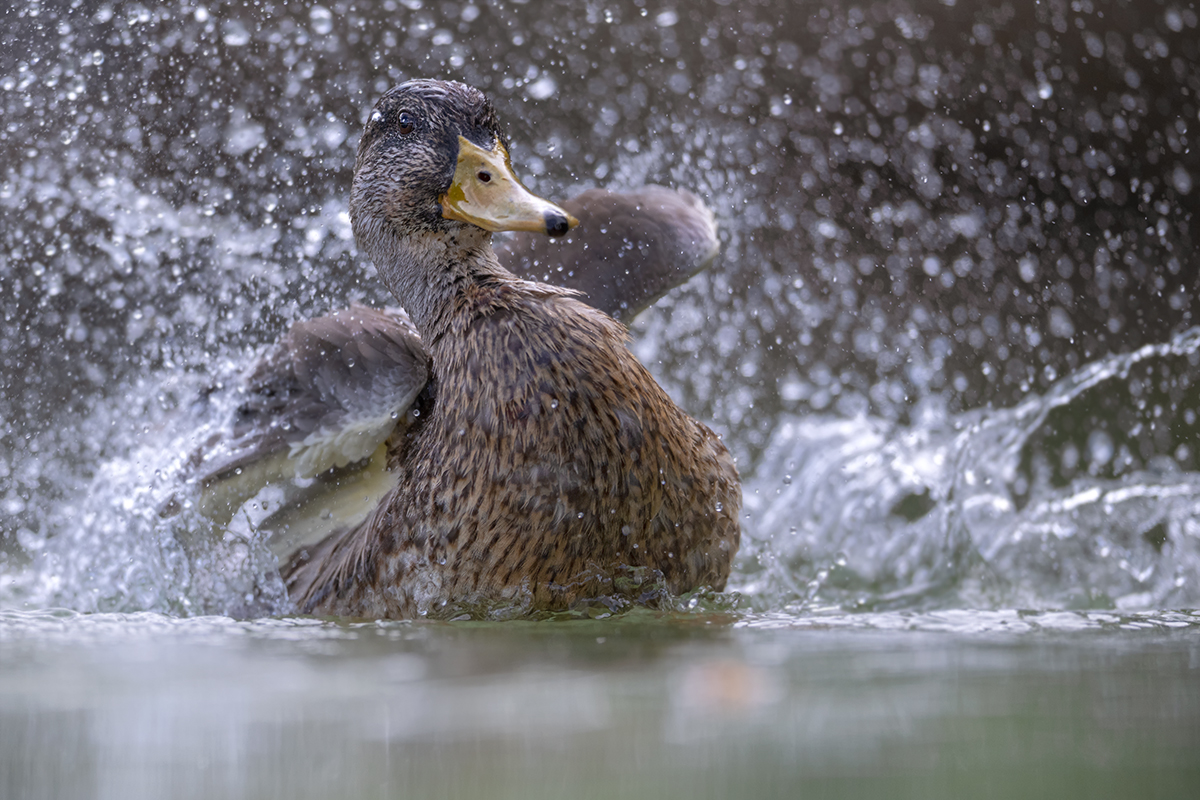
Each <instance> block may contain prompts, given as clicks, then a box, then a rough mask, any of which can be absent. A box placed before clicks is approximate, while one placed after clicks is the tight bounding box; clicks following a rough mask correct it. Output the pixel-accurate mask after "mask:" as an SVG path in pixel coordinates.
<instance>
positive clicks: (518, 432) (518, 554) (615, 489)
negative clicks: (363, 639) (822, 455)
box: [293, 283, 741, 616]
mask: <svg viewBox="0 0 1200 800" xmlns="http://www.w3.org/2000/svg"><path fill="white" fill-rule="evenodd" d="M462 302H463V305H462V307H461V308H460V313H458V314H456V316H455V320H456V322H457V324H456V325H454V326H453V327H452V328H451V329H450V330H448V331H447V334H446V335H445V336H443V337H441V338H440V339H438V340H437V341H434V342H431V343H428V345H427V346H428V347H429V349H430V354H431V356H432V360H433V363H434V364H435V365H436V366H435V376H434V383H433V385H434V387H435V388H436V393H437V400H436V402H435V403H434V406H433V410H432V412H431V413H430V415H429V417H428V418H427V419H426V420H425V422H424V424H423V425H420V426H419V427H418V428H416V429H415V430H414V432H413V433H412V434H411V436H410V437H409V438H408V439H407V440H406V441H403V442H400V443H398V445H397V449H396V450H395V451H394V459H395V464H394V466H395V468H396V469H397V471H398V474H399V487H398V489H397V490H396V492H395V493H394V494H393V495H392V496H391V497H390V498H388V499H387V500H386V501H385V502H384V503H382V504H381V506H380V508H379V509H378V510H377V511H376V512H375V513H374V514H373V515H372V516H371V517H369V518H368V519H367V520H366V522H364V523H363V526H361V527H360V528H359V529H358V530H356V531H354V532H352V533H350V534H347V535H346V536H343V537H341V539H340V540H338V541H331V542H329V543H328V544H327V546H326V547H324V548H323V551H322V552H319V553H318V552H314V553H313V554H312V559H313V560H314V563H309V564H307V565H306V564H303V563H302V564H299V565H294V566H296V567H297V568H298V569H299V571H300V572H301V573H303V572H305V571H307V572H308V574H307V575H304V574H300V575H297V578H299V580H293V586H294V589H295V590H296V592H295V593H294V595H293V597H294V599H295V600H296V601H297V603H298V605H299V606H300V607H301V608H302V609H303V610H315V611H319V612H324V613H335V614H349V615H358V616H413V615H416V614H419V613H425V612H428V611H430V610H434V609H436V607H437V606H438V605H439V604H441V603H442V602H443V601H446V600H449V601H451V602H456V603H472V602H476V601H485V602H491V601H515V602H517V603H519V604H521V605H530V606H532V607H538V608H543V607H544V608H557V607H563V606H566V605H568V604H570V603H571V602H573V601H575V600H577V599H579V598H586V597H594V596H603V595H609V594H612V593H613V585H612V580H613V578H614V577H620V575H621V573H622V572H623V571H625V570H626V569H628V568H639V567H645V568H649V569H650V570H652V571H657V572H659V573H661V575H662V578H663V580H664V581H665V584H666V586H667V588H668V589H669V590H671V591H672V592H675V593H678V592H682V591H686V590H688V589H691V588H695V587H698V586H704V585H708V586H713V587H715V588H722V587H723V586H724V584H725V581H726V578H727V577H728V574H729V567H730V561H731V559H732V556H733V554H734V553H735V552H736V550H737V544H738V537H739V532H738V514H739V509H740V505H741V493H740V487H739V484H738V478H737V472H736V470H735V468H734V465H733V459H732V457H731V456H730V455H729V453H728V451H727V450H726V448H725V446H724V444H722V443H721V441H720V440H719V438H718V437H717V436H716V434H714V433H713V432H712V431H711V430H709V429H708V428H707V427H705V426H704V425H702V424H700V423H698V422H696V421H695V420H693V419H691V418H690V417H688V416H687V415H686V414H684V413H683V412H682V411H681V410H680V409H679V408H678V407H677V406H676V405H675V404H674V403H673V402H672V401H671V400H670V398H669V397H668V396H667V395H666V393H665V392H664V391H663V390H662V389H661V388H660V387H659V386H658V384H657V383H656V382H655V381H654V379H653V378H652V377H651V376H650V374H649V373H648V372H647V371H646V370H645V368H644V367H642V365H641V364H640V363H638V361H637V360H636V359H635V358H634V357H633V355H632V354H631V353H630V352H629V351H628V349H627V347H626V345H625V335H626V334H625V329H624V327H623V326H621V325H620V324H619V323H616V322H614V321H613V320H611V319H610V318H608V317H607V316H605V315H604V314H601V313H599V312H597V311H595V310H593V309H591V308H589V307H587V306H585V305H583V304H582V303H580V302H578V301H576V300H574V299H572V298H571V297H569V296H565V295H564V294H563V293H562V292H561V291H560V290H554V289H550V288H549V287H541V286H539V285H537V284H528V283H505V284H500V285H498V286H488V287H473V288H472V290H469V291H467V292H466V293H465V294H464V295H463V298H462ZM318 559H319V560H320V561H323V562H324V565H323V568H322V569H320V570H316V569H315V567H317V566H318V564H317V563H316V560H318Z"/></svg>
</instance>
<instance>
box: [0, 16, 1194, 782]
mask: <svg viewBox="0 0 1200 800" xmlns="http://www.w3.org/2000/svg"><path fill="white" fill-rule="evenodd" d="M1198 26H1200V18H1198V10H1197V7H1196V4H1194V3H1191V2H1184V1H1183V0H1150V1H1148V2H1134V0H1042V2H1038V3H1012V2H1002V1H1001V0H984V1H983V2H968V0H957V2H956V0H863V1H862V2H853V1H852V0H735V1H733V2H731V1H730V0H687V1H686V2H685V1H684V0H612V2H599V1H598V0H570V2H567V1H566V0H528V2H506V3H483V2H479V3H475V2H457V1H456V0H401V1H397V0H383V1H382V2H374V1H371V0H354V2H350V1H347V2H331V0H324V1H323V2H320V3H317V2H286V3H285V2H282V1H281V0H262V2H259V3H256V4H243V3H221V2H204V3H200V2H195V1H194V0H171V1H170V2H166V3H139V2H95V1H93V0H73V1H72V0H61V1H59V0H47V1H46V2H38V1H37V0H25V1H24V2H17V3H15V4H12V5H9V6H6V7H4V8H3V9H0V365H2V368H0V795H3V796H5V797H9V796H11V797H88V796H93V797H120V798H130V797H155V798H159V797H165V796H180V797H183V796H197V797H212V796H222V797H243V796H244V797H260V796H277V795H280V796H281V795H283V794H284V793H285V792H286V793H287V794H288V796H317V795H321V796H328V795H330V794H339V795H341V796H348V797H391V796H396V794H397V793H398V792H409V793H414V794H419V795H422V796H473V797H478V796H497V797H501V796H514V797H515V796H522V797H524V796H538V795H539V794H545V795H550V794H554V795H555V796H562V795H576V796H593V795H594V796H605V797H612V796H625V795H629V796H635V795H636V796H646V795H647V794H650V793H654V794H658V795H664V796H674V795H687V796H733V795H744V796H781V797H783V796H787V797H794V796H797V787H801V786H804V787H807V789H806V791H808V792H809V793H810V794H813V795H815V796H851V795H854V796H857V795H860V794H861V793H863V792H864V791H871V790H874V792H875V793H878V792H879V791H883V792H887V793H888V794H892V795H895V796H912V797H922V798H928V797H962V796H973V797H974V796H980V797H986V796H997V797H1001V796H1014V795H1017V794H1020V795H1022V796H1023V795H1027V794H1030V793H1039V790H1040V793H1045V790H1046V789H1047V787H1053V788H1052V789H1051V790H1052V791H1054V793H1055V794H1056V795H1061V796H1080V797H1083V796H1086V797H1089V798H1095V797H1101V796H1114V797H1116V796H1130V795H1133V794H1136V795H1138V796H1144V797H1153V796H1164V797H1168V796H1169V797H1181V796H1189V794H1190V793H1191V792H1192V791H1193V790H1194V788H1195V787H1196V786H1198V785H1200V777H1198V776H1197V772H1196V764H1195V758H1194V753H1195V747H1196V745H1197V744H1198V743H1200V725H1198V723H1197V720H1198V719H1200V694H1198V692H1200V689H1198V687H1200V681H1197V680H1196V670H1197V669H1198V668H1200V649H1198V647H1200V644H1198V641H1197V638H1196V635H1195V634H1196V631H1197V630H1198V629H1200V621H1198V620H1197V616H1196V614H1195V613H1193V612H1188V611H1186V610H1179V609H1187V608H1195V607H1197V606H1200V474H1198V473H1197V469H1198V468H1200V461H1198V458H1200V452H1198V448H1200V443H1198V442H1197V438H1196V437H1197V433H1198V431H1200V428H1198V426H1200V419H1198V414H1200V390H1198V389H1197V385H1196V382H1197V378H1198V377H1200V329H1197V327H1196V326H1197V319H1196V318H1195V315H1196V313H1197V306H1196V299H1195V294H1196V291H1197V275H1198V274H1200V270H1198V268H1200V264H1198V262H1197V255H1196V246H1197V239H1198V236H1200V219H1198V213H1197V212H1198V211H1200V202H1198V200H1200V149H1198V148H1197V147H1196V144H1195V139H1196V137H1197V133H1198V131H1200V98H1198V93H1200V30H1198ZM418 76H426V77H438V78H452V79H457V80H463V81H466V82H468V83H471V84H474V85H476V86H478V87H480V88H482V89H484V90H485V91H486V92H487V93H488V94H489V95H490V97H491V98H492V100H493V101H494V103H495V104H496V105H497V107H498V110H499V112H500V114H501V117H502V119H503V120H504V122H505V124H506V125H507V128H508V132H509V134H510V137H511V140H512V145H513V147H512V156H513V162H514V165H515V166H516V168H517V170H518V173H519V174H520V175H521V176H522V178H523V179H524V180H525V182H526V183H527V184H528V185H529V186H530V187H531V188H533V189H534V190H535V191H538V192H540V193H543V194H545V195H547V196H549V197H563V196H568V195H571V194H574V193H576V192H578V191H580V190H582V189H584V188H588V187H591V186H600V187H605V188H612V189H627V188H632V187H636V186H639V185H641V184H643V183H649V182H655V183H662V184H666V185H670V186H678V187H682V188H686V189H689V190H691V191H694V192H696V193H698V194H700V195H701V196H702V197H703V198H704V199H705V201H706V202H707V203H708V204H709V205H710V206H711V207H712V208H713V209H714V211H715V212H716V215H717V217H718V220H719V223H720V226H721V242H722V253H721V255H720V256H719V257H718V259H717V261H716V263H715V264H714V265H713V266H712V268H711V269H710V270H709V271H708V272H706V273H704V274H701V275H699V276H697V277H695V278H694V279H692V280H691V281H690V282H689V283H688V284H686V285H685V286H683V287H680V288H679V289H677V290H675V291H674V292H673V293H672V294H670V295H669V296H667V297H666V298H664V299H663V300H662V301H660V303H659V304H657V305H656V306H655V307H654V308H652V309H651V310H649V311H648V312H647V313H646V314H644V315H643V316H642V317H640V318H639V319H638V320H637V321H636V322H635V323H634V325H633V327H632V335H633V340H634V345H633V346H634V349H635V351H636V352H637V354H638V355H639V356H640V357H641V358H642V359H643V361H644V362H645V363H646V364H647V365H648V366H649V367H650V369H651V370H652V372H653V373H654V374H655V376H656V377H657V378H658V379H659V380H660V382H662V383H663V385H664V386H665V387H666V388H667V389H668V391H669V392H670V393H671V394H672V396H673V397H674V398H675V399H676V400H677V401H678V402H679V403H680V404H681V405H683V406H684V407H685V408H686V409H687V410H688V411H689V412H690V413H692V414H693V415H694V416H696V417H698V418H699V419H702V420H705V421H707V422H709V423H710V424H712V425H713V426H714V427H715V428H716V429H717V430H718V431H720V432H721V433H722V435H723V436H724V438H725V441H726V442H727V443H728V444H729V445H730V447H731V449H732V450H733V451H734V452H735V454H736V455H737V457H738V459H739V468H740V469H741V472H742V475H743V479H744V485H745V501H746V502H745V511H746V518H745V520H744V531H745V535H744V544H743V549H742V553H741V556H740V557H739V561H738V563H737V565H736V569H735V573H734V577H733V579H732V581H731V585H730V589H731V591H730V592H729V593H727V594H724V595H719V596H713V595H711V594H702V595H700V596H698V597H693V598H684V599H683V600H682V601H681V602H680V607H679V608H676V609H668V610H665V611H659V612H650V611H639V612H634V613H632V614H630V615H626V616H625V617H624V618H618V619H615V620H612V619H610V620H570V621H557V622H556V621H547V622H540V623H536V624H535V623H514V622H509V623H500V624H497V623H487V622H480V623H474V622H467V623H437V622H428V623H421V624H406V623H392V624H380V625H373V624H372V625H366V624H360V625H355V624H349V623H344V622H343V623H340V624H339V623H333V622H322V621H317V620H290V619H265V620H259V621H255V622H233V621H231V620H228V619H223V618H219V617H213V616H203V615H205V614H221V613H225V612H227V611H229V610H230V609H231V608H234V607H236V606H237V604H238V603H239V602H240V601H241V599H242V597H244V595H245V594H246V593H247V592H250V591H253V590H254V589H255V588H256V587H258V588H261V584H262V583H263V582H264V581H267V582H269V581H270V580H271V573H272V570H273V561H270V559H267V560H262V559H261V558H259V557H257V556H255V551H254V541H253V536H252V534H251V535H250V537H249V538H243V539H238V538H237V537H236V536H229V537H226V539H225V540H219V541H222V544H223V545H227V546H228V551H229V552H228V553H226V554H225V555H224V556H222V557H221V558H215V557H214V558H213V559H211V560H209V561H208V562H205V563H202V562H200V561H197V560H196V559H195V558H193V557H191V556H189V553H188V552H187V551H186V549H185V548H183V547H182V546H181V541H182V540H184V539H186V537H187V536H188V535H190V534H191V533H192V532H191V531H188V530H185V529H183V528H181V527H180V523H178V522H177V521H176V522H170V521H164V520H162V519H160V518H159V517H158V515H157V513H156V509H157V507H158V504H159V503H160V502H161V500H162V498H163V493H164V492H166V491H169V488H170V486H171V485H172V484H171V480H172V476H173V474H174V470H176V469H177V468H178V464H179V461H180V459H181V457H182V455H183V454H184V453H186V452H188V451H189V450H190V449H191V448H192V447H193V446H194V445H195V441H196V439H195V433H194V431H195V430H196V428H197V425H198V424H200V423H205V424H211V423H212V421H213V419H215V418H219V413H218V412H220V411H221V408H222V407H221V405H220V401H219V398H221V397H222V396H223V395H224V393H225V392H226V390H227V387H230V386H232V385H233V384H235V383H236V380H237V378H238V376H239V375H240V374H241V372H242V370H244V369H245V367H246V365H247V364H249V363H250V362H251V360H252V359H253V357H254V356H255V354H256V353H257V352H259V351H260V349H261V348H262V347H263V346H265V345H266V344H268V343H270V342H271V341H273V340H274V339H275V337H277V336H278V335H279V334H280V333H281V332H282V331H283V330H284V329H285V328H286V326H287V325H288V324H289V323H291V322H293V321H294V320H296V319H299V318H302V317H305V316H309V315H312V314H318V313H323V312H326V311H328V310H331V309H337V308H341V307H344V306H345V305H347V304H348V303H349V302H350V301H352V300H362V301H365V302H369V303H378V304H382V303H387V302H389V300H390V298H388V297H387V296H386V294H385V292H384V290H383V289H382V288H381V287H380V286H379V285H378V283H377V281H376V280H375V276H374V270H373V268H372V266H371V265H370V264H369V263H367V262H366V261H365V260H364V259H363V258H362V257H361V256H359V255H358V254H357V253H356V251H355V248H354V245H353V241H352V237H351V234H350V229H349V220H348V217H347V193H348V189H349V185H350V180H351V171H352V167H353V156H354V148H355V145H356V142H357V138H358V135H359V131H360V129H361V124H362V121H363V119H364V118H365V115H366V114H367V112H368V110H369V108H370V106H371V105H372V103H373V102H374V101H375V99H376V98H377V97H378V95H379V94H381V93H382V92H383V91H385V90H386V89H387V88H389V87H390V86H392V85H394V84H396V83H399V82H401V81H403V80H405V79H408V78H412V77H418ZM62 608H66V609H70V610H53V609H62ZM1014 608H1018V609H1025V610H1022V611H1014V610H1012V609H1014ZM1172 609H1175V610H1172Z"/></svg>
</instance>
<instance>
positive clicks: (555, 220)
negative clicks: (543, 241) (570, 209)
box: [546, 211, 571, 239]
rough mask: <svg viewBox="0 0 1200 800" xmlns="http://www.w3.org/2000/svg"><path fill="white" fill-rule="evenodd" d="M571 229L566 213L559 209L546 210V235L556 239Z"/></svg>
mask: <svg viewBox="0 0 1200 800" xmlns="http://www.w3.org/2000/svg"><path fill="white" fill-rule="evenodd" d="M569 230H571V223H570V221H569V220H568V219H567V215H566V214H564V213H562V212H561V211H547V212H546V235H547V236H549V237H551V238H554V239H557V238H558V237H559V236H566V235H567V231H569Z"/></svg>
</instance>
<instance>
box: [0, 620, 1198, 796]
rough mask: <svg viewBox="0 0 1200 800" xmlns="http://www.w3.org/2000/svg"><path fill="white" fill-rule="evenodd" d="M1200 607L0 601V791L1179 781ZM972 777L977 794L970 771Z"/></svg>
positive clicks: (949, 790)
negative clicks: (731, 619) (224, 614)
mask: <svg viewBox="0 0 1200 800" xmlns="http://www.w3.org/2000/svg"><path fill="white" fill-rule="evenodd" d="M1197 634H1200V617H1197V616H1196V615H1194V614H1161V615H1150V614H1143V615H1127V616H1118V615H1112V614H1096V613H1092V614H1085V613H1060V614H1053V613H1045V614H1019V613H1016V612H996V613H986V614H985V613H958V614H954V613H951V614H924V615H921V614H881V615H870V614H859V615H853V616H849V617H846V616H834V617H828V618H825V619H820V618H813V617H804V618H791V619H788V618H785V617H783V616H782V615H775V616H773V617H770V618H767V617H751V618H747V619H744V620H742V622H741V623H739V624H738V625H735V626H733V627H730V626H729V625H728V620H727V619H721V618H710V617H705V616H702V615H695V616H692V617H674V618H671V617H654V616H649V615H640V616H638V615H635V616H634V617H627V618H624V619H618V620H607V621H598V622H567V623H553V622H551V623H512V624H509V623H504V624H483V625H478V624H468V625H463V624H457V623H456V624H431V623H417V624H409V623H381V624H375V623H371V624H361V625H348V626H347V625H335V624H331V623H322V622H316V621H311V620H276V621H270V620H268V621H261V622H252V623H237V622H233V621H230V620H226V619H220V618H211V617H207V618H192V619H183V620H180V619H172V618H167V617H160V616H156V615H147V614H143V615H98V616H91V617H81V616H78V615H73V614H53V613H46V612H43V613H35V614H26V613H21V612H17V613H13V612H9V613H6V614H4V615H3V616H0V645H2V646H0V776H2V777H0V789H2V790H3V792H4V796H6V797H121V798H141V797H147V798H149V797H164V796H171V797H214V796H219V797H228V798H240V797H276V796H293V797H318V796H331V795H332V796H338V797H350V798H357V797H394V796H421V797H480V796H488V797H528V796H535V797H541V796H547V797H549V796H555V797H562V796H572V797H574V796H580V797H593V796H594V797H613V796H646V795H648V794H657V795H662V796H671V797H675V796H682V797H729V796H734V795H736V796H739V797H794V796H796V795H795V792H796V790H797V787H799V786H804V787H809V788H810V789H811V791H812V792H813V793H815V794H817V795H818V796H862V795H863V794H867V793H871V794H876V793H878V791H879V790H882V789H886V793H887V794H888V795H889V796H898V797H961V796H963V794H964V793H965V794H970V795H973V794H974V792H973V789H972V787H976V788H977V787H978V786H979V782H980V781H985V782H986V783H987V785H988V788H987V791H986V792H985V794H988V795H989V796H998V797H1012V796H1022V795H1025V794H1026V793H1028V792H1034V793H1037V792H1038V790H1044V789H1045V787H1046V786H1053V787H1055V794H1056V796H1064V797H1095V796H1101V797H1109V796H1113V797H1116V796H1131V795H1136V796H1186V795H1187V789H1188V787H1191V788H1192V789H1194V788H1195V786H1196V785H1197V783H1196V781H1197V779H1200V771H1198V767H1197V766H1196V762H1195V758H1194V754H1195V744H1196V741H1197V735H1198V734H1200V728H1198V727H1197V725H1198V720H1200V682H1197V681H1196V680H1195V675H1196V670H1197V669H1200V638H1198V637H1197ZM981 791H982V790H981Z"/></svg>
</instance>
